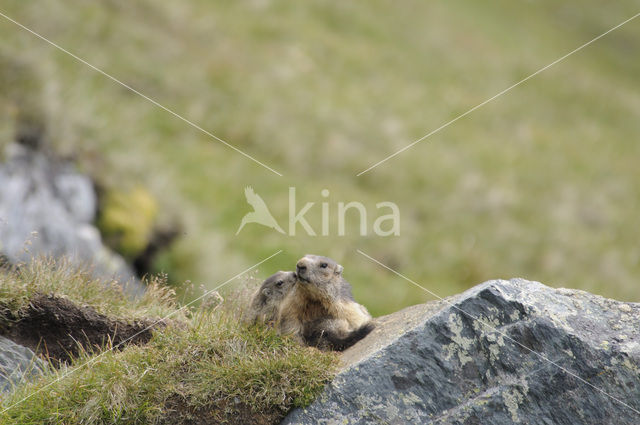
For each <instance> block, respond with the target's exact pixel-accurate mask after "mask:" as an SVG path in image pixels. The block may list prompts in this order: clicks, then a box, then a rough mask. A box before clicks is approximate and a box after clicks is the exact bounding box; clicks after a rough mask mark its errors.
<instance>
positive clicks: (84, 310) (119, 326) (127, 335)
mask: <svg viewBox="0 0 640 425" xmlns="http://www.w3.org/2000/svg"><path fill="white" fill-rule="evenodd" d="M2 309H3V306H1V305H0V310H2ZM2 319H3V322H4V325H5V327H4V328H3V329H0V334H2V335H3V336H5V337H7V338H9V339H11V340H13V341H14V342H15V343H17V344H20V345H23V346H25V347H29V348H31V349H32V350H33V351H34V352H36V353H38V354H40V355H41V356H43V357H45V358H46V359H49V360H52V361H54V362H69V361H71V360H72V359H73V358H74V357H77V356H78V354H79V352H80V350H84V351H88V352H92V351H96V350H97V351H99V350H100V349H101V348H102V347H105V346H113V347H116V348H124V346H126V345H128V344H145V343H147V342H149V340H150V339H151V335H152V330H151V328H152V327H154V326H163V324H162V322H160V323H158V324H157V325H156V324H155V321H152V320H134V321H126V320H121V319H114V318H111V317H108V316H106V315H104V314H100V313H98V312H97V311H96V310H95V309H94V308H92V307H90V306H79V305H76V304H74V303H73V302H71V301H69V300H68V299H66V298H62V297H58V296H55V295H44V294H36V295H35V296H34V297H33V298H31V300H30V302H29V305H27V306H25V307H23V308H22V309H20V311H19V312H18V314H17V316H14V315H13V314H11V313H10V312H9V313H8V317H3V318H2Z"/></svg>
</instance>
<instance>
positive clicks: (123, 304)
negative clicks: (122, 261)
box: [0, 258, 176, 319]
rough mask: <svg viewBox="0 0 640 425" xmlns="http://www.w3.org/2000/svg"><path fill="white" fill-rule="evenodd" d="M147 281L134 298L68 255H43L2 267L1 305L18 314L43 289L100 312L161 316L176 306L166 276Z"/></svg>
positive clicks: (129, 316)
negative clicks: (6, 267)
mask: <svg viewBox="0 0 640 425" xmlns="http://www.w3.org/2000/svg"><path fill="white" fill-rule="evenodd" d="M146 283H147V291H146V292H145V294H144V295H143V296H142V297H139V298H136V299H132V298H131V297H130V296H129V295H127V294H126V293H125V292H123V290H122V286H121V285H120V284H119V283H118V282H116V281H104V280H99V279H96V278H94V277H91V275H90V273H89V272H88V271H87V270H82V269H79V268H77V267H74V266H72V265H71V264H70V263H69V262H68V261H67V260H64V259H63V260H55V259H51V258H39V259H35V260H33V261H31V262H29V263H25V264H20V265H18V266H17V267H15V268H11V269H6V270H2V272H1V273H0V305H3V306H4V307H5V308H8V309H9V310H10V311H11V312H12V313H14V314H15V313H17V312H18V310H19V309H20V308H22V307H24V306H26V305H27V304H28V303H29V300H30V299H31V298H32V297H33V296H34V295H36V294H38V293H41V294H55V295H57V296H64V297H65V298H68V299H69V300H71V301H73V302H75V303H77V304H81V305H90V306H91V307H93V308H95V309H96V310H97V311H98V312H99V313H102V314H106V315H111V316H118V317H125V316H126V317H128V318H131V319H138V318H142V317H147V318H153V317H159V316H160V317H161V316H165V315H167V314H169V313H171V312H172V311H174V310H175V309H176V303H175V294H174V291H173V290H172V289H170V288H168V287H167V286H165V278H164V277H163V276H155V277H150V278H149V279H147V282H146ZM174 316H175V315H174Z"/></svg>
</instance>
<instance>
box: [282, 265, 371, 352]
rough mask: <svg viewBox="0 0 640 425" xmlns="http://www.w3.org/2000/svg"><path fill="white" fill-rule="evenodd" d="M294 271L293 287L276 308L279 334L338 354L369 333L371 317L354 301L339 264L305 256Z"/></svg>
mask: <svg viewBox="0 0 640 425" xmlns="http://www.w3.org/2000/svg"><path fill="white" fill-rule="evenodd" d="M296 269H297V270H296V275H297V280H296V283H295V285H294V287H293V288H292V289H291V291H290V292H289V294H288V295H287V297H286V298H285V299H284V300H283V302H282V305H281V307H280V312H279V318H278V321H279V326H280V332H281V333H285V334H293V335H295V336H296V338H298V339H299V340H300V341H301V342H304V343H305V344H307V345H310V346H315V347H318V348H320V349H325V350H326V349H329V350H337V351H342V350H345V349H346V348H348V347H350V346H352V345H353V344H355V343H356V342H358V341H359V340H361V339H362V338H364V337H365V336H367V335H368V334H369V332H371V331H372V330H373V328H374V325H373V323H372V322H371V320H372V318H371V315H370V314H369V312H368V311H367V309H366V308H364V306H362V305H360V304H358V303H357V302H355V301H354V299H353V295H352V294H351V285H349V282H347V281H346V280H345V279H344V278H343V277H342V270H343V267H342V266H341V265H340V264H338V263H336V262H335V261H333V260H332V259H330V258H327V257H322V256H318V255H305V256H304V257H302V258H301V259H300V260H299V261H298V264H297V267H296Z"/></svg>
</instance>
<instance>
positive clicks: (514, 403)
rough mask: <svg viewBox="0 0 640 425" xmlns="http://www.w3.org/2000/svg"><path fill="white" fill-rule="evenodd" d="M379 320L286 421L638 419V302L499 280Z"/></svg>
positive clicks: (604, 421)
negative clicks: (332, 375)
mask: <svg viewBox="0 0 640 425" xmlns="http://www.w3.org/2000/svg"><path fill="white" fill-rule="evenodd" d="M377 321H378V327H377V329H376V330H374V331H373V332H372V333H371V334H370V335H369V336H368V337H367V338H365V339H364V340H363V341H361V342H360V343H358V344H356V345H355V346H353V347H352V348H350V349H349V350H347V351H345V352H344V354H343V355H342V361H343V368H342V370H341V372H340V373H339V374H338V375H337V376H336V378H335V379H334V380H333V382H331V383H330V384H329V385H327V388H326V389H325V391H324V393H323V394H322V395H321V396H320V397H319V398H318V399H317V400H316V401H315V402H314V403H312V404H311V405H310V406H308V407H307V408H306V409H297V410H294V411H293V412H292V413H290V414H289V416H287V418H286V419H285V420H284V422H283V423H284V424H317V423H320V424H370V423H381V424H382V423H384V424H403V423H411V424H415V423H433V424H483V425H487V424H512V423H523V424H571V425H575V424H616V425H623V424H629V425H631V424H639V423H640V333H639V332H638V329H639V328H640V326H639V325H640V304H636V303H625V302H618V301H614V300H609V299H605V298H602V297H599V296H595V295H591V294H589V293H586V292H582V291H578V290H568V289H552V288H549V287H547V286H544V285H542V284H540V283H537V282H530V281H526V280H522V279H514V280H510V281H504V280H496V281H489V282H486V283H484V284H482V285H479V286H476V287H474V288H472V289H470V290H468V291H466V292H464V293H462V294H460V295H458V296H455V297H451V298H448V299H446V300H444V301H436V302H431V303H427V304H423V305H418V306H413V307H410V308H407V309H405V310H402V311H400V312H397V313H394V314H391V315H389V316H385V317H381V318H379V319H377Z"/></svg>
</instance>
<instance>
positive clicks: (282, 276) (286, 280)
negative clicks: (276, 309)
mask: <svg viewBox="0 0 640 425" xmlns="http://www.w3.org/2000/svg"><path fill="white" fill-rule="evenodd" d="M295 283H296V274H295V273H294V272H283V271H279V272H277V273H275V274H273V275H271V276H269V277H268V278H267V279H266V280H265V281H264V282H263V283H262V285H261V286H260V289H259V290H258V291H259V293H258V299H259V300H260V304H262V305H264V304H266V303H267V302H269V301H276V300H282V299H283V298H284V297H285V296H286V295H287V293H288V292H289V290H290V289H291V288H292V287H293V285H294V284H295Z"/></svg>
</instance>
